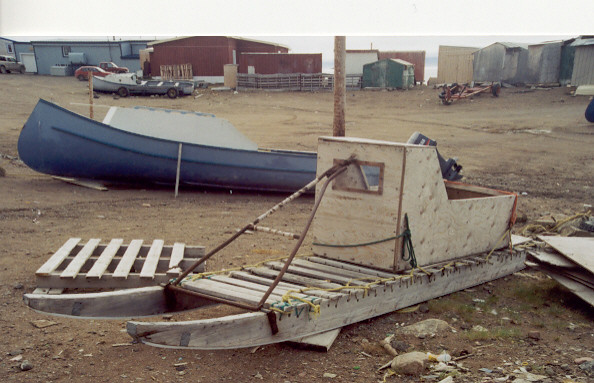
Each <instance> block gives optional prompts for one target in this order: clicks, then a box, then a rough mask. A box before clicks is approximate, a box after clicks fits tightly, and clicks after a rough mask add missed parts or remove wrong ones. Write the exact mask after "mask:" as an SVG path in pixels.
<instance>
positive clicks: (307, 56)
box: [239, 53, 322, 74]
mask: <svg viewBox="0 0 594 383" xmlns="http://www.w3.org/2000/svg"><path fill="white" fill-rule="evenodd" d="M248 67H253V72H252V71H251V69H250V73H255V74H276V73H321V72H322V54H321V53H242V54H241V56H240V57H239V73H248Z"/></svg>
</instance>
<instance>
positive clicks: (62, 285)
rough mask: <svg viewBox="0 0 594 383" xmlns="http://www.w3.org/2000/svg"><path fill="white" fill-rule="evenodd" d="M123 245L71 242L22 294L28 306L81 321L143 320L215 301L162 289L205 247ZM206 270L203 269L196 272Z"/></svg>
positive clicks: (135, 242) (116, 241)
mask: <svg viewBox="0 0 594 383" xmlns="http://www.w3.org/2000/svg"><path fill="white" fill-rule="evenodd" d="M123 242H124V241H123V239H112V240H111V241H110V242H109V243H108V244H101V243H100V239H97V238H95V239H90V240H89V241H88V242H87V243H81V239H80V238H70V239H69V240H68V241H66V243H64V245H63V246H62V247H60V249H59V250H58V251H56V252H55V253H54V254H53V255H52V256H51V257H50V259H49V260H48V261H47V262H45V263H44V264H43V265H42V266H41V267H40V268H39V269H38V270H37V271H36V273H35V276H36V280H37V288H36V289H35V290H34V291H33V293H31V294H25V295H24V297H23V299H24V301H25V303H26V304H27V305H28V306H29V307H31V308H32V309H34V310H36V311H40V312H43V313H47V314H54V315H65V316H75V317H83V318H122V317H124V318H132V317H141V316H149V315H158V314H163V313H168V312H175V311H181V310H188V309H193V308H196V307H199V306H202V305H207V304H211V303H212V302H208V301H205V300H197V299H186V297H174V298H175V299H168V298H167V297H166V296H165V294H164V293H163V288H162V287H160V286H159V284H163V283H168V282H169V281H170V280H171V279H174V278H176V277H177V276H179V275H180V273H181V271H182V269H185V268H187V267H188V266H189V265H191V264H192V263H194V262H196V261H197V260H198V259H200V258H201V257H202V256H204V247H203V246H186V245H185V244H183V243H175V244H173V246H166V245H164V241H163V240H160V239H157V240H154V241H153V242H152V244H151V245H144V244H143V240H139V239H135V240H132V241H131V242H130V244H123ZM203 270H204V266H203V265H202V266H201V267H199V268H197V269H196V270H195V271H198V272H200V271H203ZM90 290H91V291H92V290H95V291H97V290H115V291H103V292H89V291H90ZM65 291H67V292H68V293H64V292H65ZM170 298H171V297H170ZM172 302H175V303H174V304H172Z"/></svg>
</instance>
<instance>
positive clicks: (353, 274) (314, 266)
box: [292, 259, 377, 281]
mask: <svg viewBox="0 0 594 383" xmlns="http://www.w3.org/2000/svg"><path fill="white" fill-rule="evenodd" d="M292 265H295V266H300V267H303V268H306V269H310V270H316V271H321V272H323V273H329V274H333V275H340V276H343V277H345V278H349V279H359V280H361V281H366V280H369V279H370V278H371V279H374V280H375V279H377V277H376V276H375V275H372V274H364V273H361V272H358V271H351V270H346V269H342V268H338V267H334V266H329V265H323V264H321V263H316V262H311V261H308V260H305V259H295V260H294V261H293V262H292Z"/></svg>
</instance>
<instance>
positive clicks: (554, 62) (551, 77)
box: [526, 41, 563, 84]
mask: <svg viewBox="0 0 594 383" xmlns="http://www.w3.org/2000/svg"><path fill="white" fill-rule="evenodd" d="M562 44H563V43H562V42H561V41H556V42H547V43H542V44H532V45H529V46H528V61H527V73H526V82H527V83H529V84H555V83H559V67H560V63H561V46H562Z"/></svg>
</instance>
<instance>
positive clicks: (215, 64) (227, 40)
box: [149, 36, 289, 83]
mask: <svg viewBox="0 0 594 383" xmlns="http://www.w3.org/2000/svg"><path fill="white" fill-rule="evenodd" d="M149 46H150V47H152V48H153V49H154V50H153V52H152V53H151V57H150V62H151V75H152V76H159V75H160V68H161V66H162V65H187V64H190V65H191V68H192V73H193V76H194V77H197V78H198V79H201V80H205V81H208V82H221V83H222V82H223V80H224V67H225V65H226V64H240V63H239V61H240V57H241V54H242V53H254V52H257V53H288V52H289V48H288V47H286V46H284V45H281V44H276V43H270V42H265V41H258V40H251V39H244V38H241V37H229V36H191V37H179V38H173V39H168V40H160V41H155V42H153V43H151V44H149Z"/></svg>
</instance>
